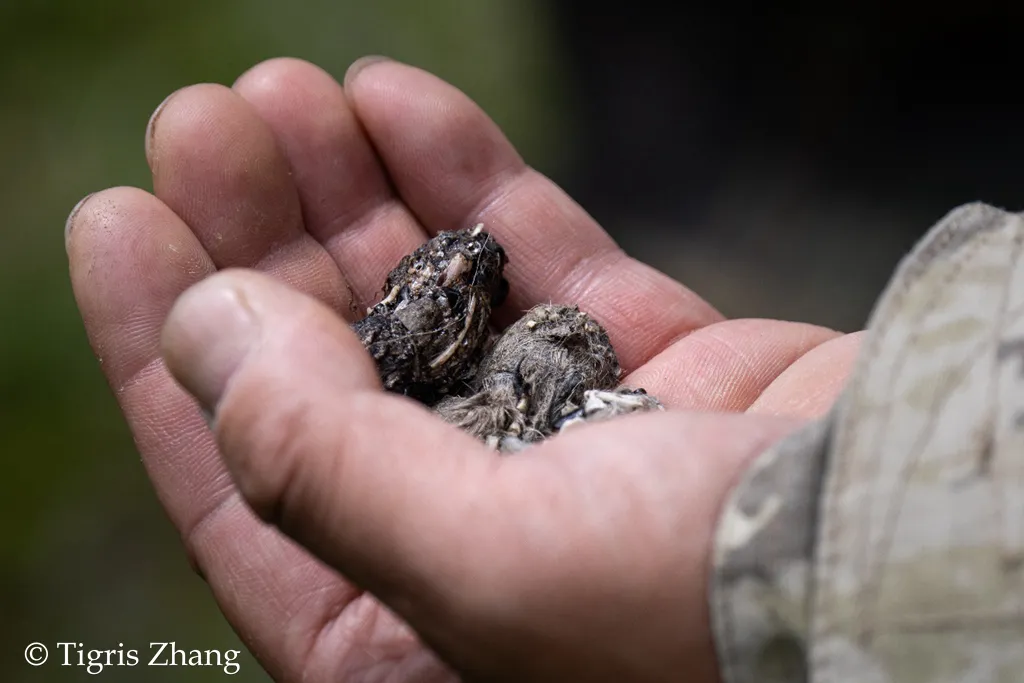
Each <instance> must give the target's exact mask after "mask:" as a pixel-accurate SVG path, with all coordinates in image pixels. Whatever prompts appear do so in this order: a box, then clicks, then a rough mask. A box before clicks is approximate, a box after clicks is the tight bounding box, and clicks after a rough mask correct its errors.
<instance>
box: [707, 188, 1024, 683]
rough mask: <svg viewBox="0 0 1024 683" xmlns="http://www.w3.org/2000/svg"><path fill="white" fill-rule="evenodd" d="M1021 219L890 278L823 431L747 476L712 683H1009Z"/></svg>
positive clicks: (1022, 653)
mask: <svg viewBox="0 0 1024 683" xmlns="http://www.w3.org/2000/svg"><path fill="white" fill-rule="evenodd" d="M1022 245H1024V219H1022V218H1021V217H1020V216H1018V215H1016V214H1010V213H1006V212H1003V211H1000V210H998V209H995V208H993V207H990V206H987V205H984V204H971V205H967V206H963V207H960V208H958V209H956V210H954V211H953V212H951V213H950V214H949V215H947V216H946V217H945V218H944V219H943V220H942V221H940V222H939V224H938V225H936V226H935V227H934V228H932V230H931V231H930V232H929V233H928V235H927V236H926V237H925V238H924V239H923V240H922V241H921V243H920V244H919V245H918V246H917V247H916V248H915V249H914V251H913V252H912V253H911V254H910V255H909V256H908V257H907V258H906V259H905V260H904V261H903V263H902V264H901V265H900V267H899V268H898V270H897V272H896V274H895V276H894V277H893V280H892V282H891V283H890V285H889V287H888V289H887V290H886V292H885V293H884V295H883V296H882V298H881V300H880V301H879V304H878V305H877V307H876V309H875V312H874V313H873V314H872V317H871V320H870V322H869V325H868V333H867V336H866V338H865V340H864V347H863V349H862V351H861V357H860V359H859V361H858V363H857V365H856V367H855V370H854V372H853V374H852V376H851V380H850V383H849V384H848V386H847V387H846V390H845V392H844V394H843V396H842V398H841V399H840V400H839V401H838V402H837V404H836V406H835V407H834V409H833V410H832V412H831V413H830V414H829V416H828V417H827V418H825V419H824V420H822V421H820V422H818V423H815V424H812V425H810V426H808V427H807V428H805V429H804V430H803V431H801V432H800V433H798V434H796V435H794V436H792V437H790V438H789V439H786V440H785V441H783V442H782V443H780V444H778V445H776V446H775V447H773V448H772V449H770V450H769V451H768V452H766V453H764V454H762V456H761V457H760V458H759V459H758V460H757V461H756V462H755V463H754V465H753V466H752V467H751V468H750V469H749V471H748V472H747V473H746V474H745V476H744V478H743V479H742V481H741V482H740V483H739V484H738V486H737V487H736V489H735V490H734V491H733V493H732V495H731V498H730V500H729V501H728V503H727V504H726V506H725V509H724V510H723V512H722V515H721V518H720V522H719V528H718V533H717V538H716V549H715V558H714V562H715V567H714V573H713V579H712V586H711V596H710V598H711V605H712V619H713V626H714V631H715V639H716V644H717V647H718V654H719V659H720V662H721V667H722V675H723V680H724V681H725V683H755V682H756V683H782V682H785V683H801V682H808V683H853V682H856V683H981V682H992V683H997V682H998V683H1011V682H1013V683H1019V682H1020V681H1024V259H1022V258H1021V250H1022Z"/></svg>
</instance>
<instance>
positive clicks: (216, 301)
mask: <svg viewBox="0 0 1024 683" xmlns="http://www.w3.org/2000/svg"><path fill="white" fill-rule="evenodd" d="M231 280H232V279H231V277H230V276H214V277H212V278H210V279H208V280H206V281H204V282H201V283H199V284H198V285H195V286H194V287H192V289H189V290H188V291H186V292H185V293H184V294H182V295H181V297H180V298H179V299H178V301H177V302H176V303H175V304H174V307H173V308H172V309H171V312H170V315H168V317H167V324H166V325H165V327H164V332H163V339H162V342H163V351H164V359H165V360H166V362H167V367H168V368H169V369H170V371H171V374H173V375H174V377H175V378H176V379H177V380H178V381H179V382H180V383H181V384H182V386H184V387H185V389H187V390H188V391H189V393H191V394H192V395H193V396H195V397H196V399H197V400H198V401H199V403H200V404H201V405H202V407H203V408H204V409H205V410H206V411H207V412H208V413H211V414H214V413H216V409H217V404H218V403H219V402H220V399H221V396H222V395H223V394H224V390H225V388H226V387H227V385H228V382H229V381H230V380H231V377H232V376H233V375H234V374H235V372H236V371H237V370H238V369H239V367H241V365H242V363H243V361H244V360H245V357H246V356H247V355H248V354H249V351H250V349H252V347H253V345H254V344H255V343H256V341H257V340H258V338H259V334H260V324H259V319H258V316H257V314H256V312H255V311H254V310H253V307H252V305H251V300H250V299H249V295H248V293H247V292H246V291H245V289H243V287H242V285H240V284H238V283H237V282H232V281H231Z"/></svg>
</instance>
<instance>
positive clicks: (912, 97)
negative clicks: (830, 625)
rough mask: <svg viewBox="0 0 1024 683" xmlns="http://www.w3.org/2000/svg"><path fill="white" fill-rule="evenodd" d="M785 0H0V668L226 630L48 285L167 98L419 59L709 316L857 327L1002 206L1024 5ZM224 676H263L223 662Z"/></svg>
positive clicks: (61, 292)
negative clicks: (744, 10) (1019, 11)
mask: <svg viewBox="0 0 1024 683" xmlns="http://www.w3.org/2000/svg"><path fill="white" fill-rule="evenodd" d="M661 4H662V5H663V6H668V5H667V4H666V3H661ZM783 4H784V5H786V6H785V7H783V6H782V4H780V5H779V8H778V9H772V10H768V9H764V8H762V9H759V10H751V12H750V13H749V14H746V15H736V16H733V15H732V14H731V13H730V12H728V11H727V10H728V8H724V5H723V4H722V3H716V4H715V5H714V6H712V5H711V4H708V7H712V9H707V8H706V7H704V5H702V4H701V3H689V4H686V5H684V6H683V7H684V8H686V10H685V12H684V11H683V10H682V9H678V8H677V9H678V12H679V13H677V12H676V10H672V11H671V12H669V13H668V15H667V14H665V13H664V12H662V11H656V10H655V9H654V4H653V3H652V2H650V1H649V0H633V1H632V2H630V3H628V4H627V5H625V6H623V7H620V8H619V9H620V10H621V11H622V12H623V13H624V14H623V16H618V15H615V16H610V17H603V15H601V14H600V13H596V12H592V11H591V3H586V2H580V1H578V0H559V1H558V2H544V1H543V0H531V1H527V0H463V1H459V0H434V2H431V3H425V2H420V1H418V0H377V1H376V2H372V3H371V2H352V1H344V0H335V1H328V0H312V1H310V2H302V3H283V2H271V1H270V0H245V1H243V0H212V1H210V0H203V1H200V0H180V2H179V3H177V4H176V5H173V6H171V5H167V4H166V3H155V2H139V1H137V0H131V1H130V0H96V1H94V2H78V1H72V0H26V1H25V2H13V1H12V2H4V3H0V159H3V161H4V162H5V163H3V164H0V206H2V208H3V212H2V213H0V456H2V460H0V464H2V471H3V476H2V477H0V549H2V550H0V552H2V553H3V556H2V558H0V644H2V645H3V647H2V648H0V671H3V672H4V673H3V674H0V678H2V679H3V680H5V681H16V682H22V683H29V682H35V681H72V680H87V679H88V680H91V677H89V676H88V674H86V673H85V671H84V669H80V668H61V667H56V666H54V665H53V664H52V663H51V664H49V665H46V666H43V667H40V668H38V669H33V668H31V667H29V666H27V665H26V664H25V663H24V661H23V659H22V652H23V649H24V647H25V646H26V645H27V644H28V643H29V642H32V641H41V642H43V643H46V644H47V645H50V646H51V647H52V645H53V644H54V643H56V642H58V641H64V640H71V641H76V642H85V643H86V644H87V645H88V646H94V647H114V646H116V644H117V643H119V642H125V643H126V647H134V646H137V644H140V643H147V642H149V641H166V640H177V641H178V642H179V643H181V644H187V645H190V646H196V647H202V648H209V647H216V648H220V649H228V648H239V647H240V645H239V643H238V640H237V638H236V637H235V636H234V634H233V632H232V631H231V630H230V628H229V627H228V626H227V625H226V623H225V622H224V620H223V618H222V617H221V616H220V614H219V612H218V610H217V608H216V606H215V605H214V603H213V601H212V599H211V598H210V596H209V594H208V592H207V589H206V586H205V584H204V583H203V582H202V581H201V580H200V579H199V578H198V577H196V576H195V575H193V573H192V572H191V570H190V568H189V566H188V564H187V562H186V560H185V557H184V555H183V554H182V553H181V552H180V547H179V544H178V539H177V536H176V534H175V533H174V531H173V530H172V528H171V527H170V524H169V523H168V522H167V520H166V519H165V518H164V516H163V513H162V512H161V510H160V509H159V507H158V505H157V503H156V501H155V498H154V497H153V495H152V492H151V489H150V486H149V483H148V481H147V479H146V477H145V474H144V471H143V468H142V466H141V463H140V461H139V457H138V454H137V453H136V451H135V449H134V446H133V444H132V441H131V438H130V435H129V434H128V431H127V429H126V427H125V425H124V424H123V422H122V419H121V417H120V415H119V413H118V410H117V408H116V406H115V404H114V401H113V398H112V396H111V394H110V392H109V391H108V389H107V387H106V385H105V384H104V381H103V379H102V376H101V374H100V371H99V367H98V365H97V363H96V362H95V360H94V359H93V357H92V354H91V352H90V350H89V347H88V344H87V342H86V339H85V335H84V332H83V330H82V328H81V324H80V321H79V318H78V314H77V311H76V309H75V306H74V302H73V299H72V296H71V291H70V286H69V283H68V278H67V265H66V261H65V255H64V246H63V231H62V228H63V225H64V221H65V218H66V216H67V214H68V212H69V211H70V210H71V208H72V207H73V206H74V205H75V203H76V202H77V201H78V200H79V199H80V198H81V197H82V196H83V195H85V194H87V193H88V192H92V191H95V190H98V189H102V188H104V187H108V186H111V185H135V186H140V187H143V188H147V189H148V188H149V187H150V179H149V175H148V171H147V168H146V163H145V159H144V155H143V145H142V141H143V134H144V130H145V127H146V123H147V121H148V118H149V115H150V113H151V112H152V110H153V109H154V108H155V107H156V106H157V105H158V104H159V103H160V102H161V101H162V99H163V98H164V97H165V96H166V95H167V94H169V93H170V92H172V91H173V90H175V89H177V88H179V87H182V86H184V85H187V84H190V83H195V82H219V83H224V84H230V83H231V82H232V81H233V80H234V79H235V78H236V77H237V76H238V75H239V74H240V73H242V72H243V71H244V70H245V69H247V68H248V67H250V66H252V65H253V64H255V63H257V62H259V61H261V60H263V59H267V58H270V57H277V56H293V57H301V58H305V59H308V60H311V61H313V62H315V63H317V64H318V65H320V66H321V67H323V68H325V69H326V70H328V71H329V72H331V73H332V74H334V75H335V76H336V77H338V78H339V79H340V78H341V77H342V75H343V74H344V72H345V69H346V68H347V67H348V65H349V64H350V63H351V62H352V61H353V60H355V59H356V58H358V57H360V56H362V55H364V54H386V55H389V56H391V57H394V58H397V59H400V60H403V61H407V62H410V63H413V64H416V65H418V66H421V67H424V68H426V69H428V70H431V71H433V72H435V73H437V74H438V75H440V76H442V77H444V78H446V79H448V80H450V81H451V82H453V83H454V84H456V85H457V86H458V87H460V88H462V89H463V90H464V91H466V92H467V93H468V94H469V95H470V96H472V97H473V98H475V99H476V100H477V101H478V102H479V103H480V104H481V105H482V106H483V107H484V108H485V109H486V110H487V111H488V112H489V113H490V114H491V115H492V116H493V117H494V118H495V119H496V120H497V122H498V123H499V124H500V125H501V126H503V127H504V129H505V131H506V133H507V134H508V136H509V137H510V138H511V139H512V140H513V142H514V143H516V144H517V145H518V146H519V148H520V151H521V152H522V153H523V155H524V156H525V157H526V159H527V160H528V161H529V162H530V163H531V164H532V165H534V166H535V167H537V168H539V169H540V170H541V171H544V172H546V173H548V174H549V175H551V176H552V177H553V178H554V179H555V180H557V181H558V182H560V183H561V184H563V185H564V186H565V187H567V188H568V189H569V190H570V191H571V192H572V193H573V194H574V196H577V197H578V198H579V199H580V200H581V201H582V203H583V204H584V206H585V207H587V208H588V209H590V210H591V211H592V212H593V213H594V214H595V216H597V217H598V218H599V219H601V220H602V221H603V222H604V224H605V226H606V227H607V228H608V229H609V230H610V231H611V232H612V234H613V235H614V236H615V237H616V238H617V239H618V240H619V241H620V243H621V244H622V245H623V246H624V247H625V248H626V249H627V250H628V251H630V252H631V253H633V254H634V255H636V256H638V257H639V258H642V259H644V260H647V261H649V262H651V263H652V264H654V265H656V266H658V267H660V268H662V269H664V270H666V271H667V272H669V273H670V274H672V275H674V276H676V277H679V278H680V279H682V280H683V281H684V282H686V283H687V284H688V285H689V286H691V287H692V288H694V289H696V290H697V291H698V292H700V293H701V294H703V295H704V296H706V297H707V298H708V299H709V300H710V301H711V302H712V303H713V304H715V305H717V306H718V307H719V308H720V309H721V310H722V311H723V312H724V313H726V314H727V315H733V316H738V315H757V316H768V317H781V318H791V319H798V320H807V321H811V322H817V323H821V324H826V325H831V326H833V327H836V328H839V329H844V330H853V329H857V328H859V327H860V326H861V325H862V324H863V322H864V319H865V316H866V315H867V313H868V312H869V310H870V306H871V304H872V302H873V301H874V299H875V297H876V296H877V295H878V293H879V292H880V290H881V288H882V287H883V286H884V284H885V281H886V279H887V278H888V275H889V273H890V272H891V270H892V268H893V266H894V265H895V263H896V262H897V260H898V259H899V257H900V256H901V255H902V253H904V251H905V250H906V249H907V248H908V247H909V246H910V245H911V244H912V243H913V241H914V240H915V239H916V238H917V237H918V236H919V235H920V234H921V233H922V232H923V231H924V230H925V229H926V228H927V227H928V226H929V225H930V224H931V223H932V222H934V221H935V220H936V219H938V218H939V217H940V216H941V215H942V214H943V213H945V212H946V211H947V210H949V209H951V208H952V207H953V206H955V205H956V204H958V203H961V202H964V201H970V200H975V199H985V200H988V201H992V202H995V203H1001V204H1003V205H1004V206H1008V208H1019V206H1016V207H1015V206H1014V204H1015V203H1017V201H1018V196H1019V195H1018V185H1019V183H1018V181H1019V174H1018V173H1017V171H1016V169H1017V166H1018V164H1019V162H1020V160H1021V158H1022V156H1024V154H1022V150H1024V135H1022V133H1021V132H1020V131H1021V127H1020V126H1019V125H1018V122H1019V115H1017V114H1016V111H1017V107H1016V104H1015V103H1012V102H1010V100H1008V99H1007V98H1006V97H1004V96H1003V94H1002V93H1004V92H1006V91H1005V83H1006V81H1005V79H1003V76H1002V75H1000V74H1006V73H1009V74H1011V75H1013V74H1017V73H1019V70H1018V69H1017V67H1019V66H1020V57H1018V56H1016V55H1013V54H1012V53H1013V49H1014V46H1015V45H1016V40H1015V39H1013V36H1009V37H1007V36H1003V37H1000V36H1001V34H1000V33H999V31H1000V30H1007V31H1009V30H1011V28H1012V27H1014V26H1017V25H1019V22H1015V21H1010V20H1008V19H1007V17H1005V16H997V15H996V14H991V13H990V14H984V12H982V11H981V10H980V9H979V8H984V6H987V4H986V3H985V2H981V3H974V4H972V7H971V8H968V9H969V10H970V11H969V12H968V11H967V10H964V11H965V12H967V14H970V16H968V17H964V16H958V15H952V14H949V13H948V12H947V13H946V14H943V15H941V16H929V15H923V14H922V13H920V12H915V11H908V12H906V13H905V14H906V16H905V17H901V16H897V15H896V14H893V13H892V12H890V14H889V15H886V16H876V15H875V14H870V16H869V13H868V12H867V11H865V12H860V11H859V10H858V9H857V7H859V6H860V5H858V4H857V3H852V2H850V3H847V2H841V3H837V4H836V6H835V7H836V8H839V9H830V10H828V11H824V10H822V9H821V8H820V7H819V6H817V5H816V6H815V7H814V8H810V9H808V8H806V7H803V5H800V3H795V2H791V3H783ZM992 4H993V6H994V4H995V3H992ZM789 5H793V6H792V7H790V6H789ZM797 5H800V7H797ZM897 5H901V3H894V5H893V6H897ZM714 7H718V9H714ZM766 7H767V6H766ZM773 7H774V5H773ZM910 7H911V5H909V4H906V6H905V7H904V9H908V8H910ZM698 8H704V9H698ZM933 14H934V13H933ZM669 15H671V16H669ZM1019 18H1020V17H1017V19H1019ZM971 22H974V23H971ZM954 28H955V29H956V30H959V31H960V33H959V34H955V35H954V34H953V33H951V32H952V31H954ZM982 35H985V36H988V38H989V40H988V41H987V42H985V43H984V44H979V43H978V42H977V40H975V39H976V38H977V37H978V36H982ZM965 36H966V37H965ZM972 41H973V42H972ZM949 45H954V46H959V47H958V50H946V49H945V47H946V46H949ZM992 45H995V46H997V47H998V46H1000V45H1003V46H1005V48H1002V49H1005V50H1006V51H1007V52H1005V53H995V52H992V51H991V49H990V47H991V46H992ZM942 59H945V60H946V61H944V62H943V61H941V60H942ZM971 59H974V60H982V61H984V63H985V65H987V66H980V67H979V66H978V65H977V64H976V63H974V62H971V61H970V60H971ZM935 60H939V61H935ZM985 60H987V61H985ZM993 65H998V67H999V68H998V69H997V68H996V67H995V66H993ZM999 69H1002V70H1001V71H1000V70H999ZM1014 78H1016V76H1014ZM1001 79H1003V80H1001ZM981 81H985V82H984V86H983V85H982V83H981ZM1013 82H1014V83H1015V82H1016V81H1013ZM971 88H974V89H976V90H979V91H981V90H985V88H990V89H989V90H985V92H986V97H985V98H984V100H983V103H982V104H979V103H978V101H977V100H972V99H970V98H960V99H958V98H957V97H954V96H953V94H955V93H957V92H964V91H965V90H970V89H971ZM223 675H224V674H223V673H222V672H220V671H219V670H217V669H191V670H181V669H142V668H114V669H108V670H106V671H104V672H103V674H102V678H103V680H106V681H136V680H147V681H156V682H159V681H179V680H187V681H197V682H202V681H213V680H221V679H222V677H223ZM234 679H235V680H239V681H265V680H266V676H265V675H264V674H263V673H262V672H261V671H260V669H259V668H258V666H256V665H255V663H254V662H253V661H252V660H251V659H250V658H248V655H243V659H242V671H241V673H239V674H238V675H236V676H235V677H234Z"/></svg>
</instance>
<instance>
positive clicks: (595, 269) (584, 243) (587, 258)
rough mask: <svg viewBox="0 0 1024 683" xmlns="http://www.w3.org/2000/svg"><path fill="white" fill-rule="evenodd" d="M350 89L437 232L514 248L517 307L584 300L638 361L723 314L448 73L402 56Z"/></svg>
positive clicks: (400, 180)
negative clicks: (461, 232)
mask: <svg viewBox="0 0 1024 683" xmlns="http://www.w3.org/2000/svg"><path fill="white" fill-rule="evenodd" d="M345 88H346V92H347V94H348V97H349V100H350V101H351V103H352V106H353V108H354V109H355V111H356V113H357V114H358V116H359V119H360V121H361V122H362V124H363V126H364V127H365V129H366V131H367V133H368V134H369V136H370V139H371V141H372V142H373V145H374V147H375V149H376V150H377V153H378V154H379V155H380V157H381V159H382V160H383V162H384V164H385V166H386V167H387V169H388V172H389V173H390V175H391V179H392V181H393V182H394V184H395V187H396V188H397V190H398V193H399V194H400V195H401V197H402V199H403V200H404V201H405V203H406V204H407V205H408V206H409V208H410V209H411V210H412V211H413V212H414V213H415V214H416V215H417V216H418V217H419V219H420V221H421V223H422V224H423V225H424V226H425V227H426V228H427V229H428V231H429V232H437V231H439V230H451V229H455V228H460V227H464V226H466V225H468V224H473V223H476V222H478V221H479V222H483V223H484V224H485V225H486V226H487V229H488V230H489V231H490V232H491V233H493V234H494V236H495V237H496V238H497V239H498V241H499V242H501V243H502V244H503V245H504V246H505V249H506V251H507V252H508V254H509V265H508V271H507V272H508V277H509V281H510V283H511V285H512V287H511V292H512V298H511V300H510V301H511V305H510V306H509V307H508V312H507V313H505V316H506V318H507V317H508V315H510V314H513V313H514V312H515V311H516V310H524V309H527V308H529V307H531V306H533V305H534V304H537V303H541V302H549V301H552V302H555V303H570V304H572V303H578V304H579V305H580V308H582V309H583V310H585V311H587V312H588V313H590V314H591V315H593V316H594V317H595V318H596V319H597V320H598V321H599V322H601V323H602V324H603V325H604V326H605V327H606V328H607V330H608V333H609V335H610V336H611V339H612V342H613V343H614V344H615V347H616V349H618V350H619V353H620V356H621V360H622V363H623V365H624V367H626V368H627V369H633V368H635V367H638V366H639V365H641V364H642V363H643V362H644V361H646V360H647V359H648V358H650V357H651V356H653V355H654V354H655V353H656V352H658V351H660V350H661V349H662V348H664V347H665V346H666V345H668V344H669V343H670V342H671V341H672V340H674V339H676V338H679V337H681V336H683V335H685V334H686V333H688V332H689V331H691V330H693V329H697V328H700V327H703V326H704V325H708V324H710V323H712V322H716V321H718V320H720V319H721V316H720V315H719V314H718V313H717V312H716V311H715V310H714V309H713V308H712V307H711V306H710V305H709V304H707V303H706V302H705V301H703V300H702V299H700V298H699V297H698V296H696V295H695V294H694V293H693V292H691V291H690V290H688V289H686V288H685V287H683V286H682V285H680V284H679V283H677V282H675V281H674V280H672V279H671V278H669V277H667V276H665V275H664V274H662V273H660V272H658V271H656V270H654V269H653V268H650V267H649V266H646V265H644V264H642V263H640V262H638V261H636V260H634V259H631V258H629V257H628V256H626V255H625V254H624V253H623V252H622V251H621V250H620V249H619V248H618V246H617V245H616V244H615V243H614V241H612V239H611V238H610V237H609V236H608V235H607V234H606V233H605V232H604V231H603V230H601V228H600V227H599V226H598V225H597V224H596V223H595V222H594V221H593V219H592V218H591V217H590V216H589V215H587V213H586V212H585V211H584V210H583V209H582V208H581V207H580V206H579V205H577V204H576V203H575V202H573V201H572V200H571V199H570V198H569V197H568V196H567V195H566V194H565V193H564V192H562V191H561V190H560V189H559V188H558V187H557V186H556V185H555V184H554V183H552V182H551V181H550V180H548V179H547V178H545V177H544V176H542V175H540V174H538V173H536V172H535V171H533V170H531V169H530V168H529V167H527V166H526V165H525V163H524V162H523V160H522V159H521V158H520V157H519V155H518V154H517V153H516V151H515V149H513V147H512V145H511V144H510V143H509V141H508V140H507V139H505V137H504V136H503V135H502V133H501V131H500V130H499V129H498V127H497V126H496V125H495V124H494V122H493V121H491V120H490V119H489V118H488V117H487V116H486V115H485V114H484V113H483V112H482V111H481V110H480V108H479V107H477V106H476V105H475V104H474V103H473V102H472V101H470V100H469V98H468V97H466V96H465V95H464V94H463V93H461V92H459V91H458V90H457V89H455V88H454V87H452V86H451V85H448V84H447V83H444V82H443V81H441V80H439V79H437V78H435V77H434V76H431V75H430V74H428V73H426V72H423V71H420V70H419V69H415V68H412V67H409V66H405V65H402V64H398V63H395V62H386V61H385V62H380V61H377V62H373V63H370V64H368V65H367V64H365V63H357V64H356V65H354V66H353V68H352V69H351V70H350V72H349V75H348V76H347V78H346V82H345Z"/></svg>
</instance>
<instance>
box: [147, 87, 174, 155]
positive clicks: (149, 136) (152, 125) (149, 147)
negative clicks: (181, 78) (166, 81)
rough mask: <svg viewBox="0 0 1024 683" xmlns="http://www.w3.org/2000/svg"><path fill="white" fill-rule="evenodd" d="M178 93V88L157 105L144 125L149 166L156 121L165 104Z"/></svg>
mask: <svg viewBox="0 0 1024 683" xmlns="http://www.w3.org/2000/svg"><path fill="white" fill-rule="evenodd" d="M179 92H181V89H180V88H179V89H178V90H175V91H174V92H172V93H171V94H170V95H168V96H167V97H165V98H164V101H163V102H161V103H160V104H158V105H157V107H156V109H154V110H153V113H152V115H150V117H149V123H147V124H146V159H147V160H149V162H150V165H151V166H152V158H153V136H154V135H155V134H156V123H157V120H158V119H159V118H160V114H162V113H163V111H164V108H165V107H166V106H167V103H168V102H170V101H171V100H172V99H174V96H175V95H177V94H178V93H179Z"/></svg>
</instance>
